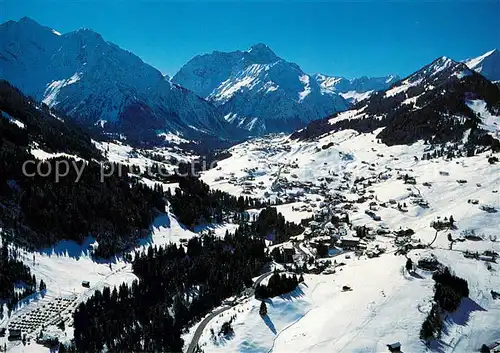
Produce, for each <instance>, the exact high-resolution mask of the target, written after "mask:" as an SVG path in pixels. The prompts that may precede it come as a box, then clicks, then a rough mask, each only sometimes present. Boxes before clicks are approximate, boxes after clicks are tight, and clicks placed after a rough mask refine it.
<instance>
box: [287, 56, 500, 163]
mask: <svg viewBox="0 0 500 353" xmlns="http://www.w3.org/2000/svg"><path fill="white" fill-rule="evenodd" d="M499 122H500V88H499V86H497V85H495V84H493V83H492V82H490V81H489V80H488V79H486V78H485V77H484V76H482V75H480V74H478V73H477V72H475V71H473V70H471V69H470V68H469V67H468V66H466V65H465V63H462V62H457V61H454V60H452V59H450V58H447V57H440V58H438V59H436V60H434V61H433V62H432V63H430V64H428V65H426V66H424V67H423V68H421V69H420V70H418V71H416V72H415V73H413V74H411V75H410V76H408V77H406V78H404V79H402V80H400V81H398V82H396V83H394V84H393V85H392V86H391V87H390V88H388V89H386V90H384V91H380V92H377V93H374V94H372V95H371V96H370V97H369V98H368V99H366V100H363V101H361V102H359V103H357V104H356V105H355V106H354V107H353V108H352V109H350V110H347V111H344V112H341V113H337V114H334V115H332V116H330V117H328V118H325V119H321V120H316V121H313V122H312V123H310V124H309V125H308V126H307V127H306V128H304V129H302V130H300V131H297V132H295V133H294V134H293V135H292V137H293V138H296V139H305V140H308V139H315V138H318V137H320V136H323V135H324V134H327V133H330V132H334V131H339V130H345V129H353V130H357V131H359V132H374V131H378V132H377V135H376V138H377V139H379V140H380V141H381V142H383V143H385V144H387V145H399V144H411V143H414V142H417V141H419V140H424V141H428V142H429V143H432V144H442V143H446V142H455V143H465V145H466V146H469V148H471V151H473V150H474V148H475V146H490V147H492V148H493V149H495V150H500V142H499V140H498V133H499V131H500V130H499V128H498V123H499ZM471 153H473V152H471Z"/></svg>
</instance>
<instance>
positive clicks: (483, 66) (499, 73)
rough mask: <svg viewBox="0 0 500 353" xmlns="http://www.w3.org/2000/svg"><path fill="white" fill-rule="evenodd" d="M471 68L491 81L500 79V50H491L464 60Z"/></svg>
mask: <svg viewBox="0 0 500 353" xmlns="http://www.w3.org/2000/svg"><path fill="white" fill-rule="evenodd" d="M463 62H464V63H465V65H467V66H468V67H469V68H470V69H471V70H474V71H476V72H478V73H480V74H481V75H483V76H484V77H486V78H487V79H489V80H490V81H500V51H498V49H493V50H490V51H488V52H486V53H484V54H483V55H480V56H478V57H476V58H472V59H467V60H464V61H463Z"/></svg>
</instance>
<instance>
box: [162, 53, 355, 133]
mask: <svg viewBox="0 0 500 353" xmlns="http://www.w3.org/2000/svg"><path fill="white" fill-rule="evenodd" d="M172 81H173V82H176V83H178V84H180V85H181V86H183V87H186V88H188V89H190V90H192V91H194V92H196V93H197V94H198V95H200V96H201V97H204V98H207V99H208V100H209V101H211V102H213V103H214V104H216V105H217V106H218V107H219V109H220V111H221V112H222V113H223V115H224V116H225V117H226V119H227V120H228V121H230V122H232V123H234V124H236V125H238V126H241V127H243V128H245V129H248V130H251V131H253V132H255V133H266V132H281V131H293V130H294V129H297V128H299V127H302V126H304V125H305V124H307V123H308V122H310V121H312V120H315V119H319V118H322V117H324V116H326V115H329V114H332V113H334V112H337V111H340V110H344V109H345V108H346V103H345V101H344V99H342V98H341V97H340V96H339V95H337V94H335V93H331V92H328V93H326V92H324V91H323V90H322V89H321V87H320V86H319V84H318V82H317V81H316V80H315V79H314V77H312V76H310V75H308V74H306V73H304V72H303V71H302V70H301V69H300V67H299V66H298V65H296V64H294V63H290V62H287V61H285V60H283V59H281V58H279V57H278V56H277V55H276V54H275V53H274V52H273V51H272V50H271V49H270V48H269V47H268V46H267V45H264V44H256V45H254V46H252V47H251V48H250V49H249V50H247V51H234V52H229V53H223V52H217V51H216V52H213V53H211V54H205V55H200V56H196V57H194V58H193V59H191V60H190V61H189V62H188V63H187V64H186V65H184V66H183V67H182V68H181V70H180V71H179V72H178V73H177V74H176V75H175V76H174V77H173V79H172Z"/></svg>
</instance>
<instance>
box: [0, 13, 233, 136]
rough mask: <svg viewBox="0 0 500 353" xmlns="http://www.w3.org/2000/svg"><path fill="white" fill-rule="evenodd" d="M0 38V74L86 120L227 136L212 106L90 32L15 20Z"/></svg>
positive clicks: (144, 130) (135, 129) (129, 128)
mask: <svg viewBox="0 0 500 353" xmlns="http://www.w3.org/2000/svg"><path fill="white" fill-rule="evenodd" d="M0 37H1V38H2V40H1V41H0V77H1V78H4V79H6V80H8V81H9V82H11V83H12V84H14V85H16V86H17V87H18V88H20V89H21V90H22V91H23V92H24V93H25V94H27V95H30V96H33V97H34V98H35V99H37V100H39V101H43V102H44V103H46V104H47V105H48V106H50V107H55V108H57V109H59V110H62V111H64V112H65V113H67V114H68V115H70V116H72V117H75V118H76V119H78V120H79V121H81V122H83V123H85V124H87V125H91V126H92V125H98V126H99V127H104V129H105V130H106V131H109V132H116V133H122V134H124V135H126V136H129V137H134V138H136V139H138V140H140V141H146V140H147V141H149V142H151V140H152V139H156V138H157V135H158V134H161V133H174V134H177V135H182V136H184V137H187V138H189V139H190V138H203V137H208V136H211V138H212V137H224V136H227V135H228V133H227V132H226V127H230V126H229V124H227V123H226V122H225V121H224V120H223V119H222V118H221V117H220V114H219V113H218V112H217V109H216V108H215V107H214V106H213V105H212V104H210V103H209V102H207V101H205V100H204V99H202V98H200V97H198V96H197V95H195V94H194V93H192V92H190V91H188V90H186V89H184V88H181V87H179V86H178V85H175V84H172V83H171V82H170V81H169V80H168V78H166V77H164V76H163V75H162V74H161V72H160V71H158V70H157V69H155V68H153V67H152V66H150V65H148V64H146V63H144V62H143V61H142V60H141V59H140V58H139V57H137V56H136V55H134V54H132V53H130V52H128V51H126V50H123V49H121V48H120V47H118V46H117V45H115V44H113V43H110V42H107V41H105V40H104V39H103V38H102V36H101V35H100V34H98V33H96V32H94V31H92V30H90V29H80V30H77V31H74V32H70V33H66V34H62V35H61V34H60V33H58V32H57V31H55V30H53V29H50V28H48V27H44V26H41V25H40V24H38V23H37V22H35V21H33V20H32V19H29V18H22V19H21V20H19V21H17V22H16V21H9V22H6V23H4V24H2V25H0Z"/></svg>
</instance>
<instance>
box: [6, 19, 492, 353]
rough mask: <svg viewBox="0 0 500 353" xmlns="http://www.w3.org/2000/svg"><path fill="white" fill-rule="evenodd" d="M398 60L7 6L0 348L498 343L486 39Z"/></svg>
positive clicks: (446, 349) (254, 349)
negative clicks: (308, 68)
mask: <svg viewBox="0 0 500 353" xmlns="http://www.w3.org/2000/svg"><path fill="white" fill-rule="evenodd" d="M443 54H446V53H443ZM478 54H480V53H478ZM414 70H415V71H414V72H413V73H412V74H410V75H408V76H406V77H402V78H401V77H399V76H397V75H396V74H390V73H388V74H387V75H386V76H382V77H359V78H345V77H342V76H339V75H333V74H332V75H329V74H324V73H315V74H309V73H306V72H304V71H303V70H302V69H301V68H300V66H299V65H298V64H295V63H291V62H288V61H286V60H285V59H283V58H280V57H279V56H278V55H277V54H276V53H275V52H274V51H273V50H272V49H271V48H270V47H269V46H267V45H266V44H262V43H258V44H255V45H253V46H251V47H250V48H249V49H248V50H236V51H231V52H220V51H214V52H212V53H209V54H202V55H198V56H195V57H194V58H192V59H191V60H189V61H188V62H187V63H186V64H185V65H184V66H182V67H181V68H180V70H179V71H178V72H177V73H176V74H175V75H174V76H173V77H168V76H166V75H163V74H162V73H161V72H160V71H159V70H157V69H156V68H154V67H152V66H150V65H148V64H147V63H145V62H143V61H142V60H141V59H140V58H139V57H138V56H136V55H134V54H133V53H131V52H129V51H126V50H123V49H121V48H120V47H118V46H117V45H115V44H113V43H111V42H108V41H106V40H105V39H103V38H102V36H101V35H100V34H98V33H96V32H94V31H92V30H90V29H80V30H77V31H74V32H69V33H64V34H61V33H59V32H57V31H56V30H54V29H51V28H50V27H45V26H43V25H40V24H38V23H37V22H35V21H34V20H32V19H30V18H27V17H24V18H22V19H20V20H19V21H8V22H5V23H3V24H1V25H0V114H1V117H0V137H1V139H0V161H1V162H0V351H8V352H13V353H21V352H35V353H38V352H59V353H63V352H85V353H86V352H89V353H101V352H175V353H177V352H184V353H202V352H205V353H219V352H223V353H230V352H231V353H234V352H242V353H268V352H272V353H289V352H297V353H299V352H300V353H304V352H309V353H323V352H344V353H350V352H352V353H354V352H385V351H391V352H411V353H419V352H443V353H452V352H454V353H471V352H498V351H500V328H499V326H498V322H499V321H500V266H499V264H498V259H499V253H500V230H499V225H500V212H499V211H500V193H499V189H500V161H499V152H500V84H499V80H500V53H499V51H498V50H491V51H488V52H486V53H484V54H482V55H479V56H477V57H475V58H470V59H463V58H450V57H446V56H442V57H438V58H436V59H435V60H433V61H432V62H428V63H422V66H421V67H415V68H414ZM46 171H48V172H47V173H46Z"/></svg>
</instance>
